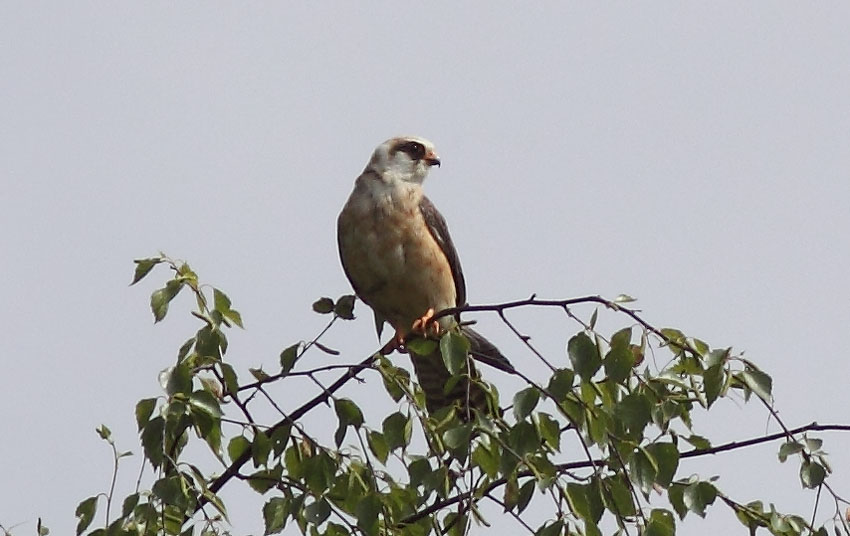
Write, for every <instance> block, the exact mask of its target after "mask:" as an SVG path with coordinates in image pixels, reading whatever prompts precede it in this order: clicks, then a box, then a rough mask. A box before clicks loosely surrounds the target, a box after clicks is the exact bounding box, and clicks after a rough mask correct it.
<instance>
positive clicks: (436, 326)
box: [411, 307, 440, 336]
mask: <svg viewBox="0 0 850 536" xmlns="http://www.w3.org/2000/svg"><path fill="white" fill-rule="evenodd" d="M433 318H434V308H433V307H431V308H430V309H428V310H427V311H425V314H424V315H422V317H421V318H417V319H416V320H414V321H413V327H412V328H411V330H412V331H415V332H417V333H421V334H422V335H426V336H427V335H428V329H429V328H430V329H431V331H432V334H433V335H439V334H440V323H439V322H437V321H436V320H434V319H433Z"/></svg>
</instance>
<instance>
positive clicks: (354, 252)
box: [338, 185, 457, 333]
mask: <svg viewBox="0 0 850 536" xmlns="http://www.w3.org/2000/svg"><path fill="white" fill-rule="evenodd" d="M421 199H422V190H421V188H420V187H419V186H418V185H408V187H406V188H394V189H390V190H385V191H383V192H379V195H375V192H371V191H368V190H367V189H365V188H355V191H354V192H353V193H352V195H351V197H350V198H349V200H348V203H346V206H345V208H344V209H343V211H342V213H341V214H340V217H339V221H338V233H339V246H340V256H341V257H342V262H343V265H344V266H345V269H346V272H347V274H348V276H349V278H350V279H351V282H352V284H353V286H354V287H355V289H356V290H357V292H358V295H359V296H360V298H361V299H362V300H363V301H365V302H366V303H367V304H369V305H370V306H371V307H372V308H373V309H375V310H376V311H377V312H378V313H379V314H380V315H381V316H383V317H384V318H386V319H387V321H388V322H389V323H390V324H391V325H392V326H393V327H394V328H395V329H397V330H399V331H401V332H402V333H406V332H407V331H409V329H410V326H411V324H412V323H413V321H414V320H415V319H417V318H419V317H421V316H422V315H423V314H425V312H426V311H427V310H428V309H429V308H433V309H434V310H435V311H439V310H441V309H445V308H448V307H454V306H455V305H456V303H455V302H456V298H457V297H456V291H455V284H454V279H453V277H452V272H451V267H450V266H449V263H448V260H447V259H446V255H445V254H444V253H443V251H442V250H441V249H440V246H439V245H438V244H437V242H436V241H435V240H434V238H433V237H432V236H431V233H430V232H429V231H428V227H427V226H426V224H425V220H424V219H423V217H422V214H421V213H420V211H419V201H420V200H421ZM446 322H450V319H446Z"/></svg>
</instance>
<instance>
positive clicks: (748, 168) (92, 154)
mask: <svg viewBox="0 0 850 536" xmlns="http://www.w3.org/2000/svg"><path fill="white" fill-rule="evenodd" d="M848 20H850V4H848V3H846V2H818V3H814V4H811V3H805V4H801V3H790V2H756V3H746V4H740V3H739V2H710V3H705V2H658V3H653V4H647V3H641V4H640V5H638V4H631V3H616V4H614V5H610V4H608V5H601V4H598V3H569V4H567V3H554V2H550V3H538V4H533V5H532V4H522V5H520V4H517V3H507V2H488V3H486V4H484V3H473V2H469V3H462V4H460V5H455V4H454V3H450V2H442V3H440V2H437V3H428V4H425V3H410V4H405V3H398V2H378V3H370V4H368V5H367V4H361V3H357V4H354V3H342V2H336V3H330V2H329V3H323V4H321V5H313V4H308V3H296V2H291V3H262V4H258V3H209V2H179V3H174V2H144V3H138V2H136V3H131V2H121V3H115V2H73V3H71V2H37V1H28V2H16V1H3V2H0V73H2V75H0V76H1V77H2V81H0V227H1V228H2V232H0V248H2V257H0V275H2V277H0V325H2V328H0V329H1V330H2V336H0V378H2V395H0V396H2V399H1V400H2V403H0V438H2V439H0V475H2V476H0V524H2V525H3V526H5V527H7V528H9V527H11V526H14V525H16V524H20V525H19V526H18V527H17V528H15V529H14V531H13V532H14V533H15V534H33V533H34V532H35V523H36V519H37V518H38V517H39V516H41V517H42V518H43V520H44V523H45V524H46V525H47V526H48V527H50V528H51V530H52V533H53V534H71V533H72V531H73V527H74V526H75V523H76V520H75V518H74V509H75V508H76V505H77V503H78V502H79V501H81V500H82V499H84V498H86V497H88V496H90V495H94V494H95V493H98V492H100V491H104V490H106V489H107V488H108V485H109V479H110V474H111V458H110V452H109V449H108V447H107V446H106V444H105V443H103V442H102V441H101V440H100V439H99V438H98V437H97V435H96V434H95V432H94V430H95V428H96V427H97V426H98V425H100V424H101V423H104V424H107V425H108V426H109V427H111V428H112V430H113V433H114V436H115V439H116V441H117V443H118V446H119V448H120V449H121V450H133V451H135V452H136V456H134V457H133V458H131V459H130V460H128V461H126V462H125V463H124V464H122V473H121V478H120V479H119V489H118V494H119V496H120V497H123V496H124V495H126V494H127V493H129V492H130V490H131V489H132V487H133V485H134V483H135V478H136V474H137V472H138V467H139V458H140V457H139V447H138V444H137V441H136V430H135V421H134V418H133V408H134V406H135V403H136V402H137V401H138V400H139V399H141V398H145V397H151V396H157V395H160V394H161V389H160V387H159V384H158V380H157V375H158V373H159V371H160V370H162V369H164V368H165V367H167V366H169V365H171V364H172V363H173V361H174V357H175V355H176V350H177V348H178V347H179V346H180V344H182V342H183V341H184V340H185V339H186V338H188V337H189V336H191V335H192V334H193V333H194V330H195V329H197V327H198V325H197V321H196V320H195V319H192V318H191V317H190V316H189V315H188V311H189V310H190V308H191V307H192V300H190V299H189V298H188V297H187V296H181V297H179V298H178V299H177V300H176V301H175V302H174V303H173V305H172V310H171V313H170V315H169V317H168V318H167V319H166V321H165V322H164V323H162V324H159V325H156V326H154V325H153V321H152V316H151V313H150V310H149V308H148V299H149V294H150V292H151V291H152V290H154V289H155V288H156V287H157V286H159V285H161V284H162V283H163V282H164V281H165V279H166V278H167V277H168V274H166V273H165V271H155V272H154V273H153V274H152V275H151V276H149V278H148V280H146V281H145V282H144V283H143V284H141V285H138V286H135V287H128V283H129V281H130V279H131V275H132V270H133V264H132V260H133V259H134V258H139V257H145V256H150V255H154V254H156V253H157V252H159V251H164V252H166V253H167V254H169V255H171V256H173V257H177V258H181V259H186V260H188V261H189V262H190V264H191V266H192V267H193V268H194V269H195V270H196V271H197V272H198V273H199V274H200V276H201V278H202V280H203V281H205V282H207V283H210V284H213V285H215V286H217V287H220V288H222V289H224V290H225V291H226V292H227V293H228V294H229V295H230V297H231V299H232V300H233V304H234V307H236V308H237V309H239V310H240V311H241V312H242V315H243V318H244V320H245V327H246V330H245V331H238V332H236V331H234V332H232V333H231V335H230V338H231V348H230V351H229V353H228V357H229V359H230V360H231V361H232V362H233V363H234V364H235V365H236V366H237V368H238V370H239V371H241V372H242V373H243V374H245V375H247V369H248V367H256V366H259V365H265V366H266V369H267V370H274V368H275V365H276V363H277V356H278V353H279V352H280V350H281V349H283V348H284V347H286V346H289V345H290V344H292V343H293V342H296V341H298V340H301V339H310V338H312V337H313V336H314V335H315V334H316V333H317V332H318V331H319V330H320V329H321V327H322V326H323V324H324V322H325V321H326V320H327V319H326V318H324V317H320V316H318V315H316V314H314V313H312V312H311V311H310V304H311V303H312V302H313V301H314V300H315V299H316V298H318V297H320V296H323V295H328V296H333V297H336V296H339V295H341V294H345V293H348V292H350V287H349V285H348V283H347V281H346V279H345V276H344V274H343V272H342V269H341V267H340V266H339V262H338V257H337V252H336V238H335V225H336V216H337V213H338V212H339V209H340V208H341V207H342V205H343V203H344V202H345V199H346V198H347V196H348V195H349V193H350V189H351V186H352V183H353V180H354V178H355V177H356V176H357V175H358V174H359V172H360V171H361V170H362V168H363V166H364V165H365V164H366V162H367V160H368V159H369V156H370V154H371V152H372V151H373V149H374V148H375V146H376V145H378V144H379V143H380V142H382V141H383V140H384V139H386V138H388V137H390V136H393V135H397V134H405V133H407V134H416V135H420V136H424V137H426V138H429V139H430V140H432V141H433V142H434V143H435V144H436V146H437V148H438V151H439V153H440V156H441V158H442V162H443V165H442V167H441V168H440V169H438V170H434V172H433V173H431V176H430V178H429V180H428V182H427V183H426V190H427V192H428V194H429V196H430V197H431V199H432V200H433V201H434V202H435V203H436V204H437V206H438V207H440V210H441V211H442V213H443V215H444V216H445V217H446V219H447V220H448V223H449V226H450V228H451V230H452V235H453V238H454V241H455V244H456V246H457V248H458V250H459V252H460V255H461V258H462V261H463V266H464V271H465V273H466V278H467V288H468V297H469V300H470V302H471V303H493V302H500V301H508V300H514V299H520V298H525V297H527V296H529V295H530V294H532V293H537V294H538V295H539V296H541V297H547V298H568V297H575V296H581V295H586V294H602V295H605V296H608V297H612V298H613V297H614V296H616V295H617V294H619V293H627V294H630V295H632V296H635V297H637V298H638V299H639V301H638V302H637V306H638V307H640V308H641V309H642V310H643V315H644V317H645V318H646V319H647V320H648V321H649V322H651V323H653V324H656V325H659V326H674V327H678V328H680V329H682V330H684V331H685V332H686V333H688V334H690V335H694V336H698V337H700V338H702V339H704V340H706V341H707V342H709V343H710V344H711V345H712V346H714V347H724V346H733V347H734V348H735V349H736V350H737V351H744V352H745V356H746V357H748V358H749V359H752V360H753V361H755V362H756V363H758V364H759V365H760V366H762V367H763V368H764V369H765V370H766V371H767V372H768V373H770V374H772V376H773V378H774V393H775V396H776V400H777V408H778V410H779V411H780V414H781V416H782V417H783V418H784V419H785V422H786V423H787V424H788V425H789V426H798V425H802V424H806V423H809V422H811V421H814V420H816V421H818V422H821V423H832V422H843V423H847V422H848V421H850V419H848V418H847V411H846V408H847V407H848V405H850V391H848V389H847V388H846V384H847V378H848V372H850V366H848V360H847V356H846V354H847V350H846V345H845V343H844V342H842V341H844V340H845V338H846V336H847V330H848V325H850V308H848V307H847V299H848V297H850V296H849V295H848V294H850V291H848V282H847V274H848V271H850V266H849V265H850V253H848V246H850V240H848V237H847V233H848V230H850V177H848V169H849V168H850V141H848V140H850V100H849V99H850V97H848V96H850V33H849V32H848V31H847V21H848ZM356 312H357V313H358V319H357V320H356V321H354V322H347V323H343V324H340V325H338V326H336V327H335V328H334V329H333V330H332V331H331V332H330V333H329V335H328V336H327V338H326V339H323V340H324V341H325V343H326V344H327V345H329V346H332V347H335V348H339V349H340V350H342V355H341V356H340V357H338V358H332V357H330V356H326V355H324V354H310V356H311V357H310V359H311V360H314V361H311V362H312V363H315V364H329V363H334V362H340V363H343V362H354V361H359V360H361V359H362V358H363V357H365V356H366V355H368V354H369V353H370V352H371V351H373V350H374V349H375V348H376V347H377V342H376V340H375V337H374V333H373V325H372V319H371V314H369V313H368V311H367V310H365V309H364V308H363V306H362V304H361V305H360V307H359V308H358V309H357V311H356ZM577 312H579V313H581V314H584V315H585V318H586V317H587V316H588V315H589V314H590V312H591V309H581V310H578V311H577ZM476 318H477V319H478V320H479V321H480V322H479V327H480V331H482V332H484V333H486V334H487V336H488V337H489V338H490V339H491V340H493V341H494V342H496V343H497V344H498V345H499V346H500V347H501V348H502V350H503V351H504V353H506V354H508V355H509V356H510V357H511V359H512V361H513V362H514V364H515V365H517V366H519V367H521V368H525V367H527V368H528V370H530V371H532V373H534V372H535V371H542V368H541V367H540V365H539V363H537V362H536V361H535V360H534V358H533V357H532V356H531V355H530V354H529V353H528V352H527V351H526V350H525V349H524V348H523V346H522V344H521V343H519V341H517V340H516V339H515V338H514V337H513V336H512V335H511V334H510V332H509V331H508V330H507V329H506V328H505V327H504V326H503V325H501V324H500V323H499V321H498V319H496V318H495V317H493V316H487V315H481V316H478V317H476ZM512 319H514V320H515V321H516V322H517V323H518V324H519V326H520V328H521V329H523V330H524V331H525V332H527V333H529V334H530V335H532V336H533V337H534V341H535V343H536V344H537V345H538V346H539V347H540V348H541V349H542V350H543V351H544V352H545V353H546V355H547V356H549V357H551V358H552V360H554V361H555V362H561V363H566V361H567V360H566V357H565V354H564V345H565V343H566V341H567V339H568V338H569V337H570V336H571V335H573V334H574V333H576V332H577V331H578V329H579V327H578V326H577V325H574V324H569V323H566V322H565V321H564V318H563V315H562V314H557V312H555V311H544V310H533V311H532V310H525V311H520V312H517V313H516V314H515V316H513V317H512ZM604 322H605V324H604V326H605V327H606V328H610V329H611V330H613V329H616V328H618V327H622V326H623V325H626V323H625V320H623V319H618V318H616V317H610V316H606V317H605V320H604ZM399 359H400V361H399V362H402V363H406V360H405V358H403V357H401V358H399ZM558 360H560V361H558ZM332 377H333V376H329V377H328V378H329V379H330V378H332ZM488 378H489V379H492V380H493V381H495V382H496V383H497V385H500V386H502V387H503V395H504V393H505V392H509V390H510V388H511V386H512V385H513V384H510V383H509V382H508V381H507V380H504V379H503V378H500V377H497V376H494V375H493V374H492V373H491V374H489V375H488ZM366 380H367V383H366V384H365V385H362V386H354V387H351V388H348V389H346V390H345V391H344V394H345V396H351V397H353V398H355V399H356V400H358V401H360V402H362V404H363V406H364V408H365V409H366V411H367V415H370V416H374V417H375V418H378V417H379V416H380V415H382V414H386V413H388V412H390V411H391V408H392V402H391V401H390V399H389V398H388V397H387V396H386V395H385V394H383V390H382V389H380V388H379V387H378V386H379V385H380V383H379V380H378V378H377V376H376V375H374V374H371V375H368V376H366ZM314 392H315V388H314V387H313V386H311V385H309V384H303V385H302V389H301V390H298V389H292V387H291V386H290V387H289V389H287V390H286V391H282V390H279V391H277V396H279V397H280V398H278V401H279V402H280V403H281V404H282V405H283V406H285V407H295V406H296V405H297V404H298V402H299V401H303V400H304V399H306V398H307V397H308V396H311V395H312V394H314ZM712 413H714V412H712ZM271 418H272V417H269V419H271ZM329 422H330V421H327V420H322V419H320V418H319V417H315V418H314V419H313V421H311V422H310V423H308V424H310V425H311V426H313V427H314V428H315V429H318V430H326V429H328V428H329V427H331V426H335V425H329V424H328V423H329ZM370 424H373V425H378V424H379V421H374V420H373V421H371V422H370ZM695 424H696V431H697V433H702V434H703V435H706V436H710V437H712V438H713V439H714V440H715V441H716V442H718V443H719V442H722V441H727V440H732V439H743V438H748V437H752V436H756V435H760V434H763V433H765V432H773V431H776V427H775V426H774V425H769V424H768V420H767V417H766V413H765V411H764V409H763V408H761V407H759V405H758V404H743V402H741V401H738V402H734V401H723V402H722V403H720V405H719V406H718V409H717V415H716V416H714V415H712V416H707V415H702V414H699V415H697V419H696V422H695ZM330 432H332V430H329V432H328V435H329V434H330ZM821 437H824V438H825V440H826V445H825V449H826V450H827V451H829V452H830V453H831V454H832V458H831V460H832V462H833V467H834V469H835V476H834V477H833V480H832V482H833V484H834V486H835V487H836V489H837V491H839V492H842V493H844V494H845V495H850V438H848V436H846V435H839V434H822V435H821ZM778 446H779V445H778V444H770V445H767V446H762V447H758V448H752V449H747V450H744V451H738V452H735V453H731V454H723V455H717V456H714V457H712V458H711V459H710V460H705V461H704V462H702V463H701V462H694V461H687V462H683V463H682V464H681V465H680V469H679V476H687V475H689V474H691V473H695V472H699V473H700V474H701V475H702V476H703V477H706V478H707V477H709V476H711V475H714V474H719V475H720V480H719V481H718V482H717V484H718V485H719V487H720V488H721V489H722V490H724V491H726V492H727V493H729V494H730V495H731V496H732V497H733V498H735V499H737V500H740V501H742V502H747V501H749V500H754V499H761V500H765V501H769V500H773V501H775V502H776V505H777V508H779V509H780V510H791V511H795V512H797V513H802V514H808V513H810V512H811V509H812V505H813V501H814V493H808V492H802V491H800V485H799V481H798V478H797V476H796V475H797V470H798V465H797V462H796V461H793V460H792V461H789V462H787V463H786V464H779V463H778V462H777V461H776V456H775V453H776V450H777V449H778ZM225 496H226V498H227V499H228V500H229V501H230V502H229V503H228V504H229V508H230V513H231V519H232V521H233V524H234V526H233V532H234V534H239V535H241V534H250V533H254V534H257V533H261V532H262V529H261V515H260V513H259V508H260V506H261V504H262V500H261V499H260V498H258V497H257V496H256V495H253V494H252V493H250V492H248V493H243V492H240V493H233V492H228V494H227V495H225ZM655 504H662V503H660V502H658V503H655ZM543 506H545V504H544V505H543ZM832 511H833V509H832V505H831V504H830V502H829V500H826V499H825V500H824V501H823V502H822V504H821V508H820V510H819V514H820V516H819V518H823V517H829V516H830V515H831V513H832ZM709 514H710V515H709V518H708V519H707V520H705V521H703V520H699V519H698V518H697V519H692V518H689V519H688V521H687V523H686V524H685V527H687V529H686V530H687V531H688V532H689V533H702V534H708V533H712V532H713V533H722V532H726V531H728V530H735V531H736V533H743V532H744V530H745V529H743V527H741V526H740V525H738V524H737V521H735V519H734V517H733V515H732V513H731V512H729V510H728V509H726V508H725V507H724V506H721V505H720V504H717V505H715V506H714V507H713V508H712V509H710V510H709ZM491 519H494V520H498V519H500V517H499V516H498V515H497V514H493V517H492V518H491ZM504 523H505V525H504V526H505V527H506V529H505V530H510V531H513V530H515V529H516V527H513V526H510V527H508V525H507V524H508V523H512V521H505V522H504Z"/></svg>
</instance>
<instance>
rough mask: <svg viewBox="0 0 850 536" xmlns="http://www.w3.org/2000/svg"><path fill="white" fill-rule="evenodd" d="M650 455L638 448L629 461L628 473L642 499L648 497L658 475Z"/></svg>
mask: <svg viewBox="0 0 850 536" xmlns="http://www.w3.org/2000/svg"><path fill="white" fill-rule="evenodd" d="M654 462H655V460H654V459H652V457H651V455H650V454H649V453H648V452H647V451H646V449H644V448H638V449H637V450H636V451H635V452H634V454H633V455H632V457H631V459H630V460H629V472H630V476H631V479H632V482H634V483H635V484H636V485H637V486H638V488H640V491H641V492H642V493H643V495H644V497H648V496H649V492H650V491H652V486H653V484H654V483H655V478H656V476H657V475H658V468H657V467H658V466H657V465H656V464H655V463H654Z"/></svg>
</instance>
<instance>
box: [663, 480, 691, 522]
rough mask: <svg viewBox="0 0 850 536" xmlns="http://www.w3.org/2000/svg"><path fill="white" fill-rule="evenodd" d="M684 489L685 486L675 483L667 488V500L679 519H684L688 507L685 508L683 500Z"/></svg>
mask: <svg viewBox="0 0 850 536" xmlns="http://www.w3.org/2000/svg"><path fill="white" fill-rule="evenodd" d="M685 487H686V485H685V484H680V483H678V482H677V483H674V484H673V485H671V486H670V487H669V488H667V498H668V499H669V501H670V504H671V505H672V506H673V509H674V510H676V514H678V515H679V519H685V516H686V515H688V507H687V506H685V498H684V497H685Z"/></svg>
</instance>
